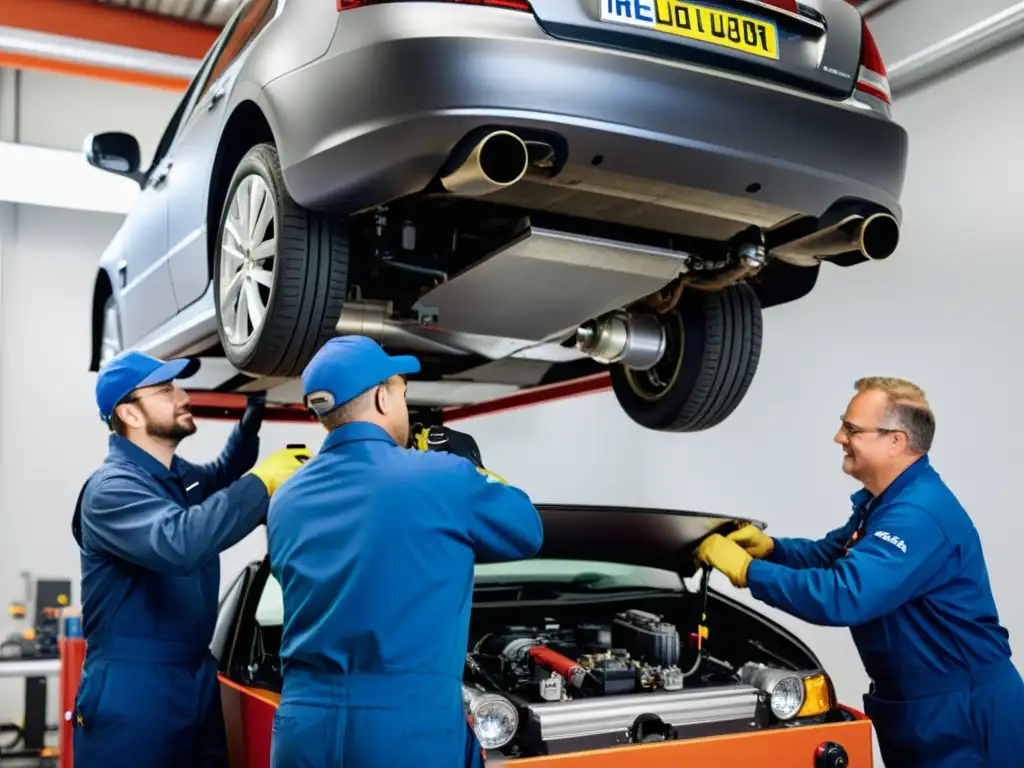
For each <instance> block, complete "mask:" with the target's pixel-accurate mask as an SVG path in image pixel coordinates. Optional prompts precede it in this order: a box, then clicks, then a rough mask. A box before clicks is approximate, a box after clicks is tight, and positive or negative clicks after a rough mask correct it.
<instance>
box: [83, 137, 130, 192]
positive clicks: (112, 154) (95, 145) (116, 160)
mask: <svg viewBox="0 0 1024 768" xmlns="http://www.w3.org/2000/svg"><path fill="white" fill-rule="evenodd" d="M83 151H84V152H85V159H86V162H88V163H89V165H91V166H92V167H93V168H99V169H100V170H101V171H106V172H107V173H113V174H116V175H118V176H126V177H127V178H129V179H133V180H134V181H136V182H138V184H139V186H142V184H143V183H144V182H145V180H146V174H145V173H143V172H142V171H141V170H140V169H139V165H140V164H141V162H142V152H141V150H140V149H139V142H138V140H137V139H136V138H135V137H134V136H132V135H131V134H128V133H119V132H109V133H94V134H91V135H90V136H87V137H86V139H85V142H84V145H83Z"/></svg>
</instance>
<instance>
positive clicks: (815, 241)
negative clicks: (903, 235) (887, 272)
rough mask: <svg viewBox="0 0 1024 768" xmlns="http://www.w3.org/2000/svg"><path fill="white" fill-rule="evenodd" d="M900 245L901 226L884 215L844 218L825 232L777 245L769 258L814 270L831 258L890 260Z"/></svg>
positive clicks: (822, 230) (891, 217) (824, 230)
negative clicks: (851, 256) (851, 255)
mask: <svg viewBox="0 0 1024 768" xmlns="http://www.w3.org/2000/svg"><path fill="white" fill-rule="evenodd" d="M899 242H900V226H899V223H898V222H897V221H896V219H895V218H894V217H893V216H890V215H889V214H887V213H874V214H871V215H870V216H867V217H865V216H859V215H853V216H847V217H846V218H844V219H842V220H841V221H839V222H838V223H837V224H833V225H832V226H830V227H826V228H825V229H819V230H818V231H817V232H812V233H811V234H809V235H805V236H804V237H801V238H798V239H796V240H791V241H790V242H788V243H783V244H782V245H778V246H776V247H774V248H772V250H771V255H772V256H774V257H775V258H778V259H781V260H782V261H786V262H789V263H790V264H796V265H797V266H814V265H815V264H817V263H818V262H820V261H822V260H823V259H827V258H829V257H830V256H839V255H841V254H847V253H859V254H860V255H861V256H863V257H864V258H866V259H869V260H871V261H881V260H883V259H887V258H889V257H890V256H891V255H892V254H893V252H894V251H895V250H896V246H897V245H899Z"/></svg>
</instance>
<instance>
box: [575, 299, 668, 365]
mask: <svg viewBox="0 0 1024 768" xmlns="http://www.w3.org/2000/svg"><path fill="white" fill-rule="evenodd" d="M576 349H578V350H579V351H580V352H583V353H584V354H587V355H590V357H591V358H593V359H594V360H596V361H597V362H599V363H605V364H610V363H621V364H622V365H624V366H626V367H627V368H635V369H636V370H640V371H645V370H647V369H649V368H653V367H654V366H655V365H657V364H658V363H659V362H660V361H661V358H662V356H663V355H664V354H665V329H664V327H662V325H661V322H660V321H659V320H658V318H656V317H654V316H653V315H632V314H629V313H628V312H622V311H617V312H610V313H609V314H607V315H605V316H604V317H599V318H597V319H596V320H588V321H587V322H586V323H584V324H583V325H581V326H580V327H579V328H577V329H576Z"/></svg>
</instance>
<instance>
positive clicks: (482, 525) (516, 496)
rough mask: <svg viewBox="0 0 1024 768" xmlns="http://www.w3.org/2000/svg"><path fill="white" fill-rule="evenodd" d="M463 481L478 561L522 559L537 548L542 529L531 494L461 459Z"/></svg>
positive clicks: (541, 536)
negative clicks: (482, 471)
mask: <svg viewBox="0 0 1024 768" xmlns="http://www.w3.org/2000/svg"><path fill="white" fill-rule="evenodd" d="M459 473H460V482H461V483H465V485H464V487H465V488H466V491H467V496H468V498H467V501H466V504H467V509H468V511H469V537H470V539H471V540H472V542H473V547H474V549H475V550H476V561H477V562H478V563H487V562H502V561H507V560H525V559H527V558H530V557H533V556H534V555H536V554H537V552H538V551H539V550H540V545H541V543H542V542H543V540H544V530H543V527H542V525H541V521H540V513H539V512H538V511H537V508H536V507H534V506H533V502H532V501H530V497H529V496H527V495H526V493H524V492H523V491H521V490H520V489H518V488H516V487H515V486H512V485H507V484H506V483H503V482H502V481H501V480H499V479H497V478H496V477H493V476H491V475H487V474H484V473H481V472H478V471H477V469H476V468H475V467H474V466H473V465H472V464H471V463H470V462H468V461H460V467H459Z"/></svg>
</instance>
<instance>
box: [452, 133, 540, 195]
mask: <svg viewBox="0 0 1024 768" xmlns="http://www.w3.org/2000/svg"><path fill="white" fill-rule="evenodd" d="M529 166H530V152H529V149H528V148H527V146H526V142H524V141H523V140H522V139H521V138H519V137H518V136H516V135H515V134H514V133H512V132H511V131H492V132H491V133H488V134H487V135H486V136H484V137H483V138H482V139H480V141H479V142H477V143H476V144H475V145H474V146H473V148H472V149H471V150H470V151H469V154H468V155H467V156H466V159H465V160H463V161H462V162H461V163H460V164H459V166H458V167H457V168H456V169H455V170H454V171H452V172H451V173H449V174H447V175H445V176H442V177H441V185H442V186H443V187H444V188H445V189H446V190H448V191H449V192H457V193H458V194H460V195H467V196H475V195H486V194H488V193H489V192H494V191H496V190H499V189H503V188H504V187H509V186H511V185H513V184H515V183H516V182H517V181H519V180H520V179H521V178H523V176H525V175H526V169H527V168H529Z"/></svg>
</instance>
